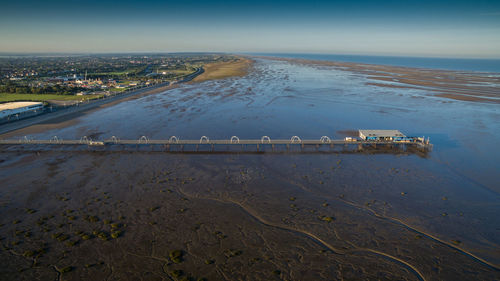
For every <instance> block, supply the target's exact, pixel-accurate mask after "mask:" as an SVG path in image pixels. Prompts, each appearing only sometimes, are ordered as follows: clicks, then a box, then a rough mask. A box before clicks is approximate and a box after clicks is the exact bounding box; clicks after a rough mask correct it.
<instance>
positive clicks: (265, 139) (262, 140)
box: [260, 136, 271, 143]
mask: <svg viewBox="0 0 500 281" xmlns="http://www.w3.org/2000/svg"><path fill="white" fill-rule="evenodd" d="M264 141H267V143H271V138H270V137H268V136H263V137H262V138H260V142H261V143H264Z"/></svg>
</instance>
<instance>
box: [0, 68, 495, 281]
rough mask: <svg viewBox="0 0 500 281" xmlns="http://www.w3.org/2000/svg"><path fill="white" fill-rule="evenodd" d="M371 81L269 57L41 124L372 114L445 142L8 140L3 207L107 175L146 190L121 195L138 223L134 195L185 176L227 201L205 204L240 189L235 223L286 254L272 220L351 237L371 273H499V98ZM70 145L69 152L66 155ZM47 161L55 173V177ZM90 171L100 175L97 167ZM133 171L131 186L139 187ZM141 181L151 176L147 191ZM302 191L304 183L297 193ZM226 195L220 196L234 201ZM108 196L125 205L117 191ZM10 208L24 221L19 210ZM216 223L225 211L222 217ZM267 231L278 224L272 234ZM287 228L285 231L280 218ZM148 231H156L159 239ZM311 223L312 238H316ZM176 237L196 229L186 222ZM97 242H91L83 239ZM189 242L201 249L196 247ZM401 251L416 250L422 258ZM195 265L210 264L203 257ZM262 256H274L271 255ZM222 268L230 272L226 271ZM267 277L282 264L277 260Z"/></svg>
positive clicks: (358, 123) (288, 270)
mask: <svg viewBox="0 0 500 281" xmlns="http://www.w3.org/2000/svg"><path fill="white" fill-rule="evenodd" d="M367 82H368V80H367V78H366V77H364V76H363V75H362V74H357V73H351V72H346V71H342V70H338V69H335V68H333V67H326V66H314V65H304V64H294V63H290V62H285V61H272V60H263V59H259V60H257V62H256V63H255V64H254V66H253V69H252V70H251V71H250V74H249V75H247V76H245V77H241V78H231V79H225V80H219V81H207V82H203V83H200V84H189V85H182V86H181V87H179V88H176V89H172V90H169V91H166V92H164V93H160V94H155V95H150V96H145V97H142V98H139V99H135V100H130V101H125V102H122V103H119V104H117V105H114V106H111V107H108V108H104V109H101V110H98V111H95V112H92V113H89V114H87V115H85V116H83V117H81V118H79V119H78V122H77V123H76V124H74V125H72V126H71V127H66V128H60V129H56V130H51V131H47V132H44V133H40V134H35V135H32V136H31V137H33V138H42V139H43V138H45V139H48V138H50V137H52V136H53V135H57V136H58V137H62V138H63V139H80V138H81V137H82V136H84V135H86V136H92V137H93V138H99V139H108V138H110V137H111V136H113V135H114V136H117V137H119V138H121V139H139V138H140V137H141V136H143V135H144V136H147V137H148V138H150V139H168V138H169V137H170V136H172V135H175V136H177V137H179V138H181V139H198V138H200V137H201V136H202V135H205V136H208V137H209V138H211V139H229V138H230V137H231V136H233V135H236V136H238V137H240V138H251V139H258V138H260V137H261V136H264V135H267V136H269V137H270V138H271V139H274V138H290V137H291V136H294V135H297V136H300V137H301V138H303V139H311V138H317V139H319V138H320V137H321V136H324V135H326V136H330V137H331V138H341V137H343V134H342V133H341V132H342V131H347V130H357V129H362V128H365V129H399V130H401V131H402V132H403V133H406V134H407V135H410V136H422V135H424V136H430V139H431V142H432V143H433V144H434V149H433V151H432V152H431V153H430V154H429V155H427V157H425V158H424V157H419V156H417V155H412V154H410V155H400V154H394V155H392V154H375V155H370V154H325V155H317V154H314V155H308V154H304V155H302V154H297V155H266V154H264V155H171V154H162V153H146V152H137V154H134V153H125V152H124V153H116V154H114V153H111V154H99V153H96V154H93V153H84V152H82V153H75V154H74V155H72V154H65V153H64V152H42V153H41V155H39V156H33V155H32V153H31V154H30V153H28V152H26V153H24V154H23V153H20V154H16V153H14V152H8V153H3V154H2V155H1V157H2V158H1V160H2V161H1V162H0V165H1V167H2V168H3V169H2V170H3V172H0V177H1V178H3V179H4V182H5V183H7V186H8V188H5V189H2V191H1V192H2V193H1V195H2V198H9V203H8V204H5V206H4V207H3V209H2V213H3V214H9V215H12V216H20V214H19V213H17V212H16V210H17V209H19V208H28V206H27V205H29V204H31V205H38V206H43V201H37V200H34V199H33V198H31V199H30V200H34V201H33V202H34V203H33V202H31V201H29V202H31V203H29V202H28V201H27V199H26V198H25V197H24V195H22V194H19V193H18V191H16V187H18V188H19V187H21V186H28V185H30V184H32V185H33V186H35V187H36V186H45V189H44V190H43V192H48V193H50V194H60V193H63V192H69V193H75V192H77V191H75V190H73V189H67V188H65V187H67V186H78V187H79V188H78V189H77V190H79V191H78V192H79V193H78V192H77V194H75V195H73V196H72V197H71V198H72V199H71V200H77V201H78V202H76V203H74V202H73V203H70V204H69V207H71V208H78V207H79V206H80V207H82V206H83V205H81V204H82V202H85V201H86V200H90V199H92V197H91V196H90V195H89V194H90V192H89V190H92V187H94V186H95V187H98V188H100V189H106V190H108V192H110V193H111V194H113V197H124V196H125V197H127V195H126V194H127V192H130V193H131V194H135V195H137V196H139V197H132V198H131V197H127V198H128V199H127V200H129V201H127V200H124V201H126V202H128V204H129V205H130V206H129V207H126V206H125V207H120V208H119V209H120V210H121V211H120V212H125V213H128V215H127V218H128V219H129V220H130V221H129V222H128V224H131V225H138V224H139V223H138V221H137V220H136V219H130V217H131V215H130V213H131V212H132V213H133V210H131V208H132V209H135V208H144V206H145V205H146V206H149V205H150V204H148V203H145V202H147V201H148V200H151V201H155V200H156V201H157V200H158V198H155V196H156V195H155V194H157V193H154V192H158V190H160V189H164V188H167V187H171V186H175V188H173V187H171V188H172V189H173V190H174V193H176V194H178V195H179V196H186V197H188V198H192V200H202V201H203V200H208V201H207V202H212V203H203V204H207V205H206V206H212V207H213V208H219V207H220V206H218V207H216V206H215V205H211V204H219V203H222V204H223V206H224V204H226V203H227V204H233V205H232V207H228V208H230V209H231V208H236V209H238V208H239V209H241V210H242V211H243V212H244V213H245V214H246V215H248V216H249V218H246V217H240V218H239V219H238V218H230V217H228V218H224V219H223V220H225V221H226V222H229V224H236V225H239V224H240V223H241V224H242V225H244V226H241V229H243V230H240V234H236V233H238V231H237V230H231V231H236V232H231V234H230V235H229V236H232V235H234V236H237V237H239V238H235V239H236V241H238V239H239V240H240V241H245V239H246V238H245V237H248V236H251V235H252V233H253V232H259V233H260V232H261V231H262V237H267V238H262V239H264V240H266V241H267V243H270V244H271V246H270V245H267V246H266V247H268V248H269V249H270V248H274V251H275V252H274V253H275V254H276V252H281V253H285V252H286V253H287V255H288V254H290V255H291V256H288V257H287V258H286V259H291V258H292V257H293V256H294V255H296V254H297V253H296V252H295V250H297V249H295V250H294V249H288V250H285V249H286V245H283V244H281V243H279V242H277V241H276V237H274V236H273V235H278V236H279V235H284V236H286V232H289V231H292V232H293V233H295V234H293V235H299V237H302V238H297V239H299V240H298V241H299V242H297V243H298V245H300V244H301V243H305V244H304V245H306V244H307V246H304V247H305V248H307V249H302V250H298V251H299V252H300V251H303V252H309V251H310V247H312V248H314V247H320V248H324V249H326V250H328V251H332V252H333V253H335V252H336V251H338V252H340V253H343V252H345V254H347V255H348V256H349V258H347V257H346V259H345V260H344V261H347V260H349V262H348V263H349V266H353V267H354V268H356V267H360V268H363V270H365V274H366V276H372V275H370V274H372V272H374V274H375V275H373V276H377V274H379V275H378V276H380V272H387V271H389V272H391V271H394V272H396V268H398V270H402V271H403V272H399V273H394V275H391V276H389V275H384V276H385V277H380V278H381V279H394V278H400V279H414V278H420V279H427V280H433V279H436V278H440V279H447V280H455V279H457V278H462V277H466V278H465V279H472V278H474V277H473V276H476V278H479V277H481V278H486V279H489V278H492V277H494V276H498V273H499V271H498V268H499V267H500V254H499V251H500V246H499V245H500V238H499V237H500V235H498V234H499V233H500V228H499V227H500V218H499V217H498V214H499V213H500V196H499V193H500V180H499V175H498V171H500V161H498V159H499V157H500V150H499V149H498V146H497V144H498V143H500V130H499V129H500V125H499V124H500V112H499V109H500V106H499V105H495V104H483V103H470V102H462V101H454V100H449V99H445V98H439V97H435V96H432V95H431V93H429V92H426V91H422V90H412V89H391V88H379V87H376V86H368V85H365V83H367ZM19 137H21V136H19ZM134 155H136V156H134ZM37 157H39V158H37ZM36 159H38V160H36ZM59 161H62V163H57V162H59ZM54 165H55V166H54ZM29 171H37V173H33V174H30V173H29ZM164 171H170V172H169V173H173V175H175V177H176V178H177V177H178V178H187V177H193V180H192V181H190V180H188V181H186V183H182V184H179V183H176V184H170V183H168V181H167V183H163V182H161V181H159V182H158V181H157V178H158V174H162V173H163V172H164ZM43 175H46V176H45V177H46V179H45V180H41V178H43V177H44V176H43ZM89 175H92V178H91V179H88V180H85V178H86V177H90V176H89ZM73 177H74V178H73ZM170 177H172V176H170ZM77 178H78V179H80V178H81V179H80V180H76V179H77ZM89 181H90V182H89ZM127 186H130V188H129V189H128V191H124V190H123V188H125V187H127ZM132 186H134V187H141V188H142V190H145V191H144V192H146V191H147V192H146V193H144V194H143V193H141V192H143V191H132ZM26 188H27V187H24V188H23V190H26ZM28 190H29V188H28ZM134 190H136V189H134ZM140 190H141V189H140ZM31 192H32V191H31ZM43 192H42V193H43ZM137 192H139V193H137ZM148 192H151V193H148ZM51 196H53V195H51ZM141 196H142V197H141ZM291 197H293V198H296V199H294V200H290V198H291ZM122 200H123V199H122ZM165 200H167V201H165V202H170V201H168V200H169V199H165ZM214 202H219V203H214ZM28 203H29V204H28ZM325 203H326V205H325V206H323V204H325ZM53 204H54V206H58V208H63V206H62V205H57V204H64V206H68V203H64V202H63V203H60V202H57V203H53ZM115 204H118V203H116V202H115ZM155 204H163V203H161V201H160V202H157V203H155ZM193 204H194V203H193ZM199 204H202V203H199ZM195 205H196V204H195ZM195 205H193V206H190V207H189V208H191V209H193V210H198V208H200V206H198V205H196V206H195ZM292 205H294V206H292ZM131 206H133V207H131ZM137 206H140V207H137ZM223 206H222V207H220V208H222V209H224V208H223ZM16 208H17V209H16ZM30 208H32V207H30ZM40 208H42V207H40ZM96 208H97V209H96V210H100V212H104V213H110V214H113V211H112V210H110V206H109V205H105V204H104V205H102V204H101V205H99V207H96ZM202 209H203V207H201V210H199V212H198V215H197V217H198V220H199V221H204V220H205V219H207V218H206V217H204V215H203V211H202ZM47 212H49V210H47ZM214 212H215V211H214ZM222 212H224V211H222ZM216 213H217V212H216ZM218 214H219V215H218V216H222V214H221V213H218ZM214 216H215V215H214ZM324 216H332V217H334V218H335V221H334V224H328V223H327V224H325V223H324V222H325V221H324V220H322V217H324ZM318 218H319V219H318ZM115 219H116V218H115ZM3 220H6V221H2V222H3V223H5V224H7V223H9V220H7V219H5V216H3ZM194 220H196V219H194ZM239 220H241V221H239ZM191 223H193V224H194V223H195V222H194V221H193V222H191ZM254 223H257V224H256V225H253V224H254ZM210 224H211V225H212V226H217V225H221V224H224V223H222V222H221V221H217V222H216V221H213V220H210ZM248 224H252V225H253V226H251V225H248ZM166 225H167V224H165V225H163V224H161V223H159V224H158V225H157V226H155V227H158V228H159V229H163V228H162V227H166V228H167V229H168V227H167V226H166ZM170 227H171V226H170ZM13 228H15V227H14V226H12V227H10V228H9V231H11V230H12V229H13ZM269 229H274V230H272V231H271V230H269ZM162 231H167V230H164V229H163V230H162ZM228 231H229V230H228ZM266 231H271V232H272V234H264V233H263V232H266ZM273 231H274V232H273ZM281 231H284V232H285V234H284V233H281V234H278V233H280V232H281ZM33 232H35V231H33ZM167 232H168V231H167ZM139 233H142V232H140V231H139V230H137V229H135V230H126V231H125V235H124V236H123V239H125V240H128V241H130V240H129V239H132V238H131V236H133V235H135V234H137V235H139ZM141 235H142V234H141ZM141 235H139V236H140V237H142V238H141V239H146V238H144V237H143V236H141ZM144 235H146V234H144ZM238 235H240V236H238ZM266 235H270V236H266ZM146 236H147V235H146ZM174 236H175V235H174ZM303 236H305V237H306V238H304V237H303ZM271 237H274V238H271ZM287 237H288V236H287ZM290 237H291V236H290ZM294 237H295V236H294ZM415 237H417V238H418V239H417V238H415ZM422 237H423V240H421V239H422ZM148 239H149V238H148ZM294 239H295V238H294ZM301 239H306V240H307V239H312V240H308V241H309V242H307V243H306V242H304V240H301ZM132 240H133V239H132ZM174 240H176V242H175V243H181V244H182V242H183V241H182V237H181V238H179V237H177V238H175V239H174ZM138 241H142V240H140V239H139V240H138ZM300 241H302V242H300ZM184 242H185V241H184ZM310 242H312V244H310ZM138 243H139V242H138ZM232 243H236V242H235V241H233V242H232ZM195 244H196V243H195ZM250 244H251V243H250ZM82 245H85V244H84V243H83V242H82ZM81 247H83V246H81ZM131 247H132V246H131ZM137 247H139V246H137ZM239 247H240V248H243V249H245V250H243V253H244V254H243V255H242V256H243V257H246V256H245V253H246V251H253V250H252V249H254V248H255V247H257V248H259V247H260V246H257V244H255V245H253V246H251V245H245V246H239ZM298 247H299V246H298ZM308 247H309V248H308ZM299 248H300V247H299ZM207 251H208V250H207ZM213 251H215V250H213ZM315 251H316V250H315ZM188 253H189V255H193V256H194V254H193V252H192V251H191V250H189V251H188ZM380 253H384V254H385V255H389V256H390V257H389V258H388V260H389V261H388V263H389V264H388V265H387V268H384V269H381V268H377V267H373V264H372V262H375V263H381V260H384V259H386V258H387V256H386V258H382V259H381V258H380V256H378V257H372V256H371V255H373V254H375V255H380ZM253 254H255V253H253ZM337 254H339V253H337ZM283 255H285V254H283ZM351 255H352V256H351ZM357 255H359V256H357ZM101 256H102V255H101ZM103 256H106V255H104V254H103ZM247 258H249V257H247ZM323 258H325V259H322V258H321V257H315V258H312V259H313V260H314V261H315V262H312V264H311V265H310V268H316V266H319V267H322V266H324V265H325V263H329V262H331V260H330V261H328V262H327V260H329V259H335V260H336V261H335V263H338V264H342V259H340V260H337V257H335V258H334V257H333V256H331V257H323ZM275 259H276V263H274V262H271V264H274V267H277V268H279V269H280V271H281V274H282V275H284V276H285V279H292V280H300V278H306V277H307V276H309V275H307V274H305V273H304V272H302V273H298V272H296V271H294V269H292V268H293V266H292V265H293V264H294V263H293V262H289V264H288V266H285V265H284V264H283V262H284V260H285V258H284V257H275ZM351 259H352V260H354V261H356V260H358V263H357V264H356V262H353V261H352V260H351ZM398 259H401V260H402V261H403V262H407V263H408V264H410V265H412V266H414V267H415V268H416V269H417V270H420V271H421V274H416V273H415V272H413V271H412V269H411V267H409V266H407V265H405V264H404V263H401V262H400V261H398ZM189 262H191V261H189ZM242 262H243V261H242ZM299 264H300V262H299ZM462 264H467V265H468V266H467V270H466V269H463V268H462V269H460V268H459V267H460V266H461V265H462ZM122 266H124V265H122ZM193 266H196V264H190V267H191V268H192V267H193ZM220 266H221V268H222V269H220V270H221V271H222V272H225V274H229V276H233V278H236V277H235V276H237V275H231V273H230V272H234V274H237V273H238V274H243V273H244V272H245V270H243V269H241V268H239V267H238V266H237V265H234V264H233V265H228V264H227V263H225V264H221V265H220ZM235 266H236V267H235ZM297 266H298V265H297ZM380 266H381V267H384V266H385V265H384V266H383V265H380ZM235 268H238V269H235ZM262 268H265V270H264V269H263V270H264V271H266V270H268V271H271V270H272V269H268V267H266V266H264V265H263V267H262ZM305 269H307V266H306V267H305ZM327 269H328V268H327ZM297 270H298V269H297ZM321 270H323V269H321ZM321 270H320V269H318V272H317V273H318V275H314V274H313V275H311V278H316V279H328V278H340V277H339V275H338V274H337V275H335V274H333V273H332V272H333V271H335V270H333V269H332V272H330V273H329V271H328V270H326V271H322V272H321V273H319V272H320V271H321ZM194 271H196V272H203V270H201V269H200V270H198V269H197V270H194ZM264 271H263V272H264ZM341 271H342V270H340V269H337V271H336V272H341ZM353 272H354V273H353ZM355 272H356V270H353V271H350V274H354V275H353V276H354V277H353V278H355V277H356V276H358V277H359V276H360V275H363V273H359V272H358V273H355ZM377 272H378V273H377ZM344 273H345V272H344ZM158 274H161V273H158ZM200 274H201V273H200ZM214 274H215V273H214ZM221 274H222V273H221ZM223 275H224V274H223ZM214 276H219V277H218V278H220V275H214ZM297 276H302V277H297ZM419 276H420V277H419ZM253 277H254V279H261V280H267V279H266V278H265V277H262V276H260V277H258V276H257V275H255V276H253ZM249 278H250V279H252V277H249ZM481 278H480V279H481ZM216 279H217V278H216ZM347 279H349V278H347Z"/></svg>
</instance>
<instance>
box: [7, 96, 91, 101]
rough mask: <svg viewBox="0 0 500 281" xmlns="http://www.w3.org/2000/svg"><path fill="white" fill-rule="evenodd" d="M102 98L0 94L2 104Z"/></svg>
mask: <svg viewBox="0 0 500 281" xmlns="http://www.w3.org/2000/svg"><path fill="white" fill-rule="evenodd" d="M99 97H101V95H87V96H76V95H49V94H47V95H35V94H0V102H10V101H41V102H43V101H49V100H59V101H73V100H87V99H96V98H99Z"/></svg>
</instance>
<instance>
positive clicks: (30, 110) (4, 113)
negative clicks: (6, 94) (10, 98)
mask: <svg viewBox="0 0 500 281" xmlns="http://www.w3.org/2000/svg"><path fill="white" fill-rule="evenodd" d="M42 111H43V103H41V102H26V101H23V102H8V103H2V104H0V119H3V118H8V119H10V118H12V117H14V118H16V119H18V118H19V119H20V118H24V117H28V116H33V115H37V114H40V113H42Z"/></svg>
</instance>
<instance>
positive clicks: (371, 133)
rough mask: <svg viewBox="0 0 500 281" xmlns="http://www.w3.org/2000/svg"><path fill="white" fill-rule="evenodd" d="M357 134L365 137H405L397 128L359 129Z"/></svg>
mask: <svg viewBox="0 0 500 281" xmlns="http://www.w3.org/2000/svg"><path fill="white" fill-rule="evenodd" d="M359 135H364V136H365V137H405V135H403V133H401V132H400V131H398V130H359Z"/></svg>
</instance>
